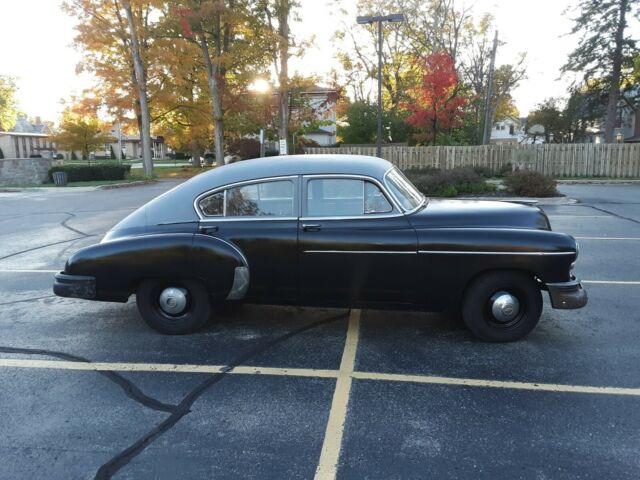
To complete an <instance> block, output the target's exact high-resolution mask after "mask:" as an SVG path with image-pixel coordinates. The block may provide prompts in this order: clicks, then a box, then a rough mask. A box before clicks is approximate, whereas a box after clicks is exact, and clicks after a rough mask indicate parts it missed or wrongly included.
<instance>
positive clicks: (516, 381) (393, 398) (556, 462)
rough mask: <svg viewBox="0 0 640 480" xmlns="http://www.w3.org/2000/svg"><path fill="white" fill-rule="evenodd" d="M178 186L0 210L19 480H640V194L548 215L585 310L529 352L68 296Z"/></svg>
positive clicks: (428, 327)
mask: <svg viewBox="0 0 640 480" xmlns="http://www.w3.org/2000/svg"><path fill="white" fill-rule="evenodd" d="M173 185H174V184H172V183H170V182H162V183H159V184H152V185H146V186H140V187H131V188H123V189H118V190H94V189H66V190H64V191H62V190H53V189H48V190H45V189H41V190H23V191H19V192H9V193H0V292H1V293H2V298H0V432H1V434H0V478H3V479H4V478H7V479H9V478H12V479H13V478H46V479H58V478H60V479H71V478H94V477H96V478H111V477H113V478H176V477H181V478H203V477H207V478H211V477H213V478H260V479H262V478H314V476H315V477H316V478H319V479H324V478H333V477H335V476H337V478H370V479H377V478H385V479H386V478H545V479H547V478H553V479H556V478H598V479H599V478H616V479H622V478H638V477H639V476H640V185H573V186H563V187H562V188H561V190H562V191H563V193H565V194H567V195H568V196H569V197H572V198H575V199H578V200H579V201H580V203H577V204H571V205H553V206H545V207H544V208H545V210H546V212H547V213H548V215H549V216H550V220H551V223H552V226H553V228H554V230H559V231H565V232H567V233H570V234H572V235H574V236H576V237H577V238H578V241H579V242H580V247H581V251H580V258H579V260H578V266H577V269H576V274H577V275H578V276H579V277H580V278H582V279H583V280H584V281H585V283H584V285H585V287H586V288H587V289H588V293H589V304H588V306H587V307H585V308H584V309H582V310H577V311H562V310H552V309H551V308H550V305H549V302H548V298H547V296H546V294H545V310H544V313H543V316H542V319H541V321H540V324H539V325H538V327H537V328H536V330H534V332H533V333H532V334H531V335H530V336H529V337H527V338H526V339H525V340H523V341H520V342H517V343H512V344H506V345H496V344H486V343H482V342H479V341H477V340H475V339H473V337H471V335H470V334H469V333H468V332H467V331H466V330H465V329H464V328H463V327H462V326H461V325H460V324H459V323H458V322H456V321H455V320H454V319H451V318H449V317H445V316H442V315H435V314H425V313H407V312H387V311H384V312H383V311H369V310H364V311H356V310H353V311H344V310H322V309H298V308H280V307H270V306H250V305H247V306H245V307H243V308H242V309H239V310H229V311H223V312H221V313H220V321H219V322H218V323H214V324H211V325H209V326H208V327H207V328H206V329H205V330H204V331H202V332H199V333H197V334H195V335H190V336H182V337H169V336H162V335H160V334H158V333H156V332H154V331H152V330H150V329H149V328H148V327H146V325H145V324H144V323H143V322H142V320H141V319H140V318H139V316H138V314H137V310H136V307H135V301H130V302H129V303H127V304H109V303H97V302H89V301H82V300H74V299H63V298H58V297H55V296H53V294H52V291H51V284H52V273H53V272H55V271H58V270H60V269H61V268H62V266H63V265H64V261H65V260H66V258H67V257H68V255H69V254H70V253H72V252H73V251H74V250H76V249H78V248H80V247H82V246H85V245H89V244H92V243H96V242H97V241H99V239H100V237H101V235H103V234H104V233H105V232H106V231H107V230H108V228H109V227H110V226H112V225H113V224H115V223H116V222H117V221H119V220H120V219H121V218H123V217H124V216H125V215H127V214H128V213H129V212H130V211H132V210H133V209H135V208H136V207H138V206H139V205H141V204H143V203H145V202H146V201H147V200H149V199H151V198H153V197H154V196H156V195H158V194H159V193H161V192H162V191H165V190H166V189H168V188H170V187H171V186H173Z"/></svg>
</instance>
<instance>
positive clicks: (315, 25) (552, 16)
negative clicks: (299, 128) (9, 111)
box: [0, 0, 575, 122]
mask: <svg viewBox="0 0 640 480" xmlns="http://www.w3.org/2000/svg"><path fill="white" fill-rule="evenodd" d="M300 1H301V4H302V8H301V10H300V16H301V21H300V22H299V23H298V24H296V25H294V27H293V33H294V34H296V35H298V36H300V37H304V38H309V37H311V36H313V37H315V42H314V45H313V46H312V47H311V48H309V49H307V51H306V54H305V56H304V57H303V58H296V59H293V60H292V66H291V70H293V71H298V72H300V73H304V74H311V73H315V74H317V75H319V76H321V77H322V76H323V75H326V74H328V73H329V72H330V70H331V68H332V67H335V66H336V61H335V59H334V58H333V48H334V47H333V45H332V41H331V38H332V36H333V33H334V31H335V29H336V27H337V26H338V25H337V22H336V17H335V14H334V13H333V10H334V9H333V8H332V7H331V0H300ZM465 1H466V4H467V5H471V6H472V8H473V12H474V16H475V17H476V18H479V17H480V16H481V15H482V14H484V13H485V12H489V13H491V14H493V16H494V17H495V20H496V26H497V29H498V30H499V35H500V39H501V41H503V42H505V44H504V45H503V46H501V47H500V48H499V49H498V53H497V60H496V63H497V65H498V66H499V65H501V64H504V63H511V62H512V61H514V60H515V59H516V57H517V55H518V53H519V52H526V53H527V61H526V64H527V74H528V78H527V79H526V80H524V81H523V82H522V83H521V85H520V86H519V87H518V88H517V89H516V90H515V91H514V92H513V96H514V98H515V102H516V105H517V107H518V109H519V110H520V113H521V115H526V114H527V113H528V112H529V111H530V110H531V109H533V108H534V107H535V105H536V104H537V103H540V102H541V101H542V100H544V99H545V98H547V97H551V96H564V95H565V94H566V91H567V87H568V84H569V82H570V79H569V78H565V79H561V80H559V79H558V77H559V76H560V73H559V69H560V67H561V66H562V64H563V63H564V62H565V60H566V58H567V55H568V53H569V52H570V51H571V49H572V46H573V42H575V39H573V40H572V39H571V38H570V37H567V36H564V34H566V33H567V32H568V31H569V30H570V29H571V26H572V21H571V19H570V16H567V15H563V12H564V11H565V10H566V9H567V7H569V6H571V5H573V4H575V2H574V1H572V0H537V1H536V2H528V1H527V2H525V1H523V0H459V3H460V4H463V3H464V2H465ZM61 3H62V1H61V0H0V9H1V10H0V11H1V12H2V17H3V20H4V21H3V22H2V28H0V46H1V47H0V75H9V76H13V77H16V79H17V83H18V86H19V91H18V102H19V105H20V108H21V110H22V111H24V112H25V113H26V114H27V115H29V117H35V116H40V117H41V118H42V119H43V120H51V121H55V122H57V121H58V119H59V116H60V113H61V111H62V108H63V107H62V104H61V100H63V99H68V98H69V97H70V96H71V95H72V94H79V93H81V91H82V90H83V89H84V88H87V87H89V86H90V85H91V83H92V81H93V80H92V78H91V77H90V76H88V75H87V74H82V75H78V74H76V71H75V68H76V65H77V63H78V62H79V61H80V59H81V52H79V51H77V50H76V49H75V48H74V45H73V37H74V31H73V26H74V19H72V18H70V17H69V16H68V15H67V14H65V13H64V12H62V10H61V8H60V5H61ZM343 3H344V6H345V7H346V8H347V10H350V11H353V12H354V22H355V9H354V4H355V0H344V2H343ZM390 13H391V12H390ZM7 20H8V21H7Z"/></svg>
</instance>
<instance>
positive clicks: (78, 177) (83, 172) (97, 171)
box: [49, 163, 131, 182]
mask: <svg viewBox="0 0 640 480" xmlns="http://www.w3.org/2000/svg"><path fill="white" fill-rule="evenodd" d="M130 170H131V165H112V164H102V163H99V164H95V165H57V166H55V167H52V168H50V169H49V182H53V172H66V174H67V177H68V181H69V182H89V181H93V180H124V178H125V177H126V176H127V174H128V173H129V171H130Z"/></svg>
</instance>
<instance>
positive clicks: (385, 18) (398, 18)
mask: <svg viewBox="0 0 640 480" xmlns="http://www.w3.org/2000/svg"><path fill="white" fill-rule="evenodd" d="M356 21H357V22H358V24H360V25H370V24H372V23H377V24H378V135H377V137H376V156H377V157H380V158H382V22H391V23H398V22H404V15H403V14H402V13H393V14H391V15H379V16H375V17H374V16H371V15H366V16H360V17H358V18H357V19H356Z"/></svg>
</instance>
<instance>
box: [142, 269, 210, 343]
mask: <svg viewBox="0 0 640 480" xmlns="http://www.w3.org/2000/svg"><path fill="white" fill-rule="evenodd" d="M136 304H137V305H138V311H139V312H140V315H141V316H142V318H143V319H144V321H145V322H146V323H147V325H149V326H150V327H151V328H153V329H154V330H157V331H158V332H160V333H164V334H167V335H184V334H187V333H192V332H195V331H196V330H198V329H199V328H201V327H202V326H204V325H205V324H206V323H207V321H208V320H209V317H210V316H211V304H210V301H209V294H208V293H207V289H206V288H205V287H204V285H203V284H202V283H201V282H199V281H197V280H188V279H185V280H175V281H171V280H144V281H143V282H142V283H141V284H140V286H139V287H138V290H137V292H136Z"/></svg>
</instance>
